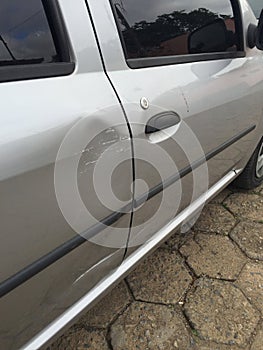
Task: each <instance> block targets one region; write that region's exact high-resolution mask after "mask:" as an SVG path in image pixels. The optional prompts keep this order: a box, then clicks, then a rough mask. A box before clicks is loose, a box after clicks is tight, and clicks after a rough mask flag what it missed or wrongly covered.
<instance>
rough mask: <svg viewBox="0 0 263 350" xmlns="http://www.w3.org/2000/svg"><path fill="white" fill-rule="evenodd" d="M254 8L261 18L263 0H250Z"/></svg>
mask: <svg viewBox="0 0 263 350" xmlns="http://www.w3.org/2000/svg"><path fill="white" fill-rule="evenodd" d="M248 2H249V3H250V6H251V7H252V10H253V11H254V13H255V15H256V17H257V18H259V16H260V13H261V11H262V9H263V1H262V0H248Z"/></svg>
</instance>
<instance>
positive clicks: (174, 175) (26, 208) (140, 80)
mask: <svg viewBox="0 0 263 350" xmlns="http://www.w3.org/2000/svg"><path fill="white" fill-rule="evenodd" d="M250 3H251V5H252V7H253V9H252V8H251V7H250V5H249V4H248V2H247V1H246V0H221V1H215V0H213V1H211V0H195V1H192V0H184V1H180V0H162V1H159V0H111V1H110V0H100V1H98V0H26V1H21V0H1V3H0V96H1V114H0V125H1V128H0V195H1V197H0V198H1V200H0V214H1V245H0V266H1V270H0V310H1V319H0V349H4V350H9V349H13V350H14V349H20V348H21V349H27V350H29V349H32V350H36V349H39V348H44V347H45V346H47V345H48V344H49V343H50V342H51V341H52V340H54V338H55V337H57V336H58V335H59V334H61V332H63V331H65V328H67V327H69V326H70V325H71V324H72V323H74V322H75V320H76V319H77V318H78V317H79V316H80V315H81V314H82V313H83V312H85V311H86V310H87V309H88V308H90V307H91V306H92V305H94V303H95V302H97V301H98V300H99V299H100V298H101V297H102V296H103V295H104V294H105V293H106V292H108V291H109V290H110V289H111V288H112V287H113V286H114V285H115V284H116V283H118V281H119V280H120V279H122V278H123V277H124V276H125V275H127V274H128V273H129V271H130V270H131V269H132V268H134V266H135V265H136V264H137V263H138V262H140V261H141V260H142V259H143V258H145V257H146V256H147V255H148V254H149V253H151V252H152V251H153V250H154V249H156V247H158V245H160V244H161V243H162V242H163V241H164V240H166V239H167V238H168V237H169V235H170V234H171V232H172V231H173V230H175V229H181V230H182V231H187V230H188V229H189V228H190V227H191V225H193V224H194V223H195V221H196V220H197V218H198V216H199V214H200V212H201V210H202V208H203V206H204V205H205V204H206V203H207V202H208V201H209V200H210V199H211V198H213V197H214V196H215V195H216V194H217V193H218V192H219V191H221V190H222V189H223V188H224V187H226V186H227V185H228V184H230V183H231V182H233V181H235V185H236V186H239V187H241V188H245V189H252V188H254V187H256V186H259V185H260V184H261V183H262V181H263V138H262V136H263V53H262V50H263V15H261V17H260V18H259V21H258V20H257V17H259V15H260V10H261V7H262V3H261V0H260V1H256V0H251V1H250ZM253 10H254V11H253Z"/></svg>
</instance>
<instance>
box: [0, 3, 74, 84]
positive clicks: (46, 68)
mask: <svg viewBox="0 0 263 350" xmlns="http://www.w3.org/2000/svg"><path fill="white" fill-rule="evenodd" d="M41 1H42V4H43V7H44V10H45V14H46V16H47V20H48V24H49V27H50V30H51V34H52V38H53V41H54V45H55V47H56V50H57V52H58V53H59V55H60V58H61V60H62V61H61V62H54V63H41V64H38V63H36V64H21V65H19V64H18V65H3V66H1V67H0V82H1V83H4V82H11V81H21V80H31V79H41V78H51V77H58V76H66V75H70V74H72V73H73V72H74V70H75V63H74V62H73V61H72V60H71V58H70V50H69V44H68V40H67V34H66V30H65V26H64V22H63V18H62V15H61V12H60V8H59V5H58V2H57V0H41Z"/></svg>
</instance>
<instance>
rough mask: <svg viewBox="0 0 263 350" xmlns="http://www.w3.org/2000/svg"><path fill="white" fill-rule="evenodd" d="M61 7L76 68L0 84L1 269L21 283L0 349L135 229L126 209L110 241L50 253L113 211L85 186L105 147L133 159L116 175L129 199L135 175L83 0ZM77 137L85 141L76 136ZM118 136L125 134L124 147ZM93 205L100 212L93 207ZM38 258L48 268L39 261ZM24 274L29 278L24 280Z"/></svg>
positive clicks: (94, 278) (47, 315)
mask: <svg viewBox="0 0 263 350" xmlns="http://www.w3.org/2000/svg"><path fill="white" fill-rule="evenodd" d="M60 5H61V11H62V13H63V18H64V20H65V22H66V27H67V30H68V36H69V38H70V42H71V43H72V52H73V53H74V57H75V60H76V62H77V65H76V70H75V72H74V73H73V74H72V75H70V76H67V77H61V78H48V79H36V80H28V81H21V82H9V83H1V84H0V93H1V107H2V113H1V115H0V123H1V129H0V140H1V141H0V167H1V173H0V193H1V202H0V211H1V245H0V256H1V258H0V261H1V266H2V267H3V266H5V268H4V269H3V268H1V271H0V281H1V283H0V285H1V287H3V284H4V285H7V286H8V285H10V283H9V282H12V281H15V284H16V281H17V284H16V288H15V289H13V290H10V291H9V289H7V291H8V293H7V294H5V295H4V296H3V297H2V298H1V300H0V309H1V315H5V317H1V320H0V338H1V342H0V348H1V349H6V350H7V349H18V348H20V347H21V346H22V345H23V344H25V343H26V342H27V341H28V340H29V339H31V338H32V336H33V335H35V334H37V333H38V332H40V331H41V330H42V329H43V328H44V327H45V326H47V325H48V324H49V323H50V322H52V321H53V320H54V319H55V318H56V317H58V316H59V315H60V314H61V313H62V312H63V311H64V310H65V309H67V308H68V307H70V306H71V305H72V304H73V303H75V302H76V301H77V300H78V299H80V298H81V297H82V296H83V295H84V294H85V293H86V292H87V290H89V289H91V288H92V287H94V285H96V284H97V283H98V282H99V281H100V280H101V279H102V278H103V277H104V276H105V275H107V274H109V273H110V272H111V271H112V270H114V269H115V268H116V267H118V266H119V265H120V263H121V262H122V259H123V256H124V252H125V247H126V242H127V238H128V234H129V226H130V215H131V214H130V213H127V214H125V215H123V216H122V217H120V218H116V220H115V222H113V223H112V225H104V227H102V229H101V231H102V233H101V234H102V235H103V237H106V238H107V239H108V241H107V240H105V239H104V240H103V239H102V238H101V237H96V236H94V239H92V238H93V237H91V239H88V238H87V240H85V237H84V235H83V237H84V239H83V242H82V241H81V240H80V242H81V244H80V245H79V246H76V247H75V249H74V250H73V249H72V250H68V251H67V254H65V256H64V257H63V256H61V258H60V259H57V260H56V257H55V258H53V256H54V255H56V252H57V250H59V249H60V248H61V249H62V250H63V249H64V246H65V244H66V243H67V242H70V241H71V240H72V239H74V237H76V238H77V239H78V237H80V236H81V234H82V231H81V230H82V227H83V232H84V231H85V230H86V229H87V230H88V229H90V228H92V227H93V226H94V225H96V224H97V223H98V222H100V221H102V220H103V219H104V218H105V217H107V216H109V215H110V214H112V212H113V211H114V208H111V207H107V205H106V204H105V205H104V204H103V203H101V202H100V201H99V200H98V199H97V197H96V194H95V192H94V189H93V187H92V186H89V185H87V184H91V183H92V177H93V172H94V171H95V170H94V169H95V167H96V166H98V160H99V159H100V157H101V155H102V154H104V152H108V157H109V158H114V157H115V158H116V157H122V156H123V157H124V158H125V159H128V161H127V162H126V165H125V166H124V167H122V173H115V174H114V175H113V177H112V182H113V183H112V185H113V187H115V188H116V189H119V191H120V192H122V195H123V196H124V197H125V196H126V200H128V199H129V196H130V193H131V190H130V184H131V182H132V162H131V158H132V153H131V142H130V133H129V129H128V127H127V123H126V120H125V117H124V114H123V111H122V108H121V106H120V104H119V101H118V100H117V98H116V95H115V93H114V91H113V89H112V87H111V85H110V83H109V81H108V79H107V77H106V75H105V74H104V71H103V66H102V64H101V59H100V55H99V52H98V49H97V44H96V40H95V37H94V33H93V30H92V27H91V23H90V21H89V15H88V11H87V8H86V5H85V2H84V1H82V0H77V1H74V6H73V3H72V1H68V0H67V1H64V0H63V1H60ZM76 22H78V23H79V25H80V26H81V28H82V31H81V32H79V30H77V28H76V27H75V23H76ZM94 136H96V137H95V138H94ZM72 138H75V140H78V141H79V142H78V143H77V142H75V143H74V142H73V143H71V139H72ZM80 140H81V142H80ZM120 140H125V147H123V145H122V143H120ZM83 142H84V143H83ZM108 144H110V145H111V148H109V146H108ZM63 151H64V152H63ZM75 159H77V160H79V166H78V171H77V177H78V178H77V182H78V190H79V192H80V194H81V199H82V201H83V202H84V203H86V205H87V211H86V212H85V211H84V212H83V213H82V212H81V210H80V209H81V208H79V207H78V201H77V199H78V197H77V194H76V195H75V194H74V193H73V194H72V191H71V188H73V187H74V186H73V185H74V183H72V178H71V177H70V176H69V174H71V172H72V169H71V167H72V165H74V164H75ZM107 164H108V163H106V165H105V167H106V166H107ZM101 166H102V168H103V164H102V165H101ZM56 167H57V168H58V170H56ZM103 171H104V179H105V182H107V181H108V177H109V175H110V174H108V173H110V171H109V169H108V168H107V167H106V169H105V168H104V169H103ZM56 177H57V179H56ZM73 179H74V178H73ZM60 187H61V188H60ZM63 191H64V193H63V196H64V197H61V196H62V194H61V192H63ZM75 197H77V199H76V198H75ZM91 203H92V205H93V207H92V210H93V209H95V210H96V212H95V214H94V213H93V211H92V210H89V207H90V204H91ZM69 206H72V207H73V208H74V206H75V209H74V213H73V215H72V217H67V213H66V211H65V210H66V209H65V208H67V207H69ZM64 207H65V208H64ZM93 214H94V215H93ZM81 215H82V216H83V218H82V217H81ZM74 219H75V220H77V221H78V223H79V221H81V220H82V219H83V220H82V222H83V224H82V226H81V225H80V226H78V228H77V229H76V226H74ZM116 232H117V236H115V233H116ZM114 239H115V240H116V239H118V241H117V242H114ZM73 247H74V245H73ZM55 249H56V251H54V250H55ZM52 255H53V256H52ZM39 259H42V262H40V261H39ZM40 263H41V264H42V265H43V264H44V265H45V266H44V267H43V268H42V267H40V268H39V265H41V264H40ZM34 269H37V271H38V272H39V273H37V274H36V272H34ZM32 271H33V272H32ZM25 274H26V275H28V278H27V277H26V279H25V281H24V283H22V282H21V279H22V281H23V276H24V275H25ZM10 278H11V279H12V281H8V280H7V279H10ZM11 284H12V283H11ZM3 289H4V288H3ZM40 315H41V317H40Z"/></svg>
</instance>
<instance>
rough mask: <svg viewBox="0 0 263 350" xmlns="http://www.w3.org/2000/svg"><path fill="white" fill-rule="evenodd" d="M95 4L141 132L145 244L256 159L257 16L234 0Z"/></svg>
mask: <svg viewBox="0 0 263 350" xmlns="http://www.w3.org/2000/svg"><path fill="white" fill-rule="evenodd" d="M89 4H90V10H91V14H92V17H93V20H94V25H95V29H96V32H97V36H98V40H99V42H100V45H101V52H102V55H103V59H104V62H105V67H106V69H107V73H108V75H109V77H110V79H111V81H112V83H113V84H114V86H115V88H116V91H117V93H118V95H119V97H120V99H121V101H122V104H123V106H124V109H125V112H126V115H127V117H128V119H129V122H130V124H131V129H132V132H133V144H134V153H135V161H134V162H135V179H136V181H135V201H134V203H135V209H136V212H135V213H134V216H133V230H132V234H131V240H130V244H131V245H140V244H143V243H144V242H145V241H146V240H147V239H148V238H150V237H152V236H153V235H154V234H155V233H156V232H158V231H159V230H160V229H161V228H162V227H164V225H166V224H167V223H169V222H170V221H171V220H172V219H173V218H174V217H175V216H176V215H177V214H178V213H179V212H180V211H181V210H182V209H184V208H186V207H187V206H188V205H189V204H190V203H191V202H193V201H194V200H195V199H196V198H198V197H199V196H200V194H201V193H203V192H205V191H206V190H207V189H208V188H210V187H211V186H212V185H214V184H215V183H217V182H218V181H219V180H220V179H221V178H222V177H223V176H224V175H226V174H228V173H229V172H232V171H234V169H237V168H239V167H242V166H244V159H245V161H247V154H249V152H250V151H251V149H252V148H253V147H254V145H255V141H254V138H257V137H258V134H257V132H256V131H255V129H256V127H257V125H258V124H259V122H260V120H261V117H262V94H261V91H262V77H263V76H262V68H263V67H262V65H260V64H259V60H258V57H259V55H258V53H257V51H255V50H249V49H248V48H247V47H245V42H246V40H245V39H244V35H246V29H247V27H248V24H249V22H250V21H252V22H253V21H254V22H255V18H254V17H253V16H251V13H250V14H249V12H248V10H247V9H246V4H245V3H244V2H243V1H242V2H241V3H240V2H239V1H235V0H233V1H230V0H223V1H220V2H211V1H208V0H202V1H201V0H200V1H190V0H186V1H184V2H181V1H177V0H173V1H170V0H164V1H161V2H160V1H158V0H151V1H148V0H147V1H146V0H112V1H106V0H103V1H100V2H98V1H95V0H90V1H89ZM241 7H242V9H241ZM242 13H243V14H245V15H244V16H243V15H242ZM243 23H244V26H243V25H242V24H243ZM243 29H244V30H243ZM246 55H248V57H246ZM158 129H159V130H160V129H162V130H161V131H157V130H158ZM242 162H243V163H242Z"/></svg>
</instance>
